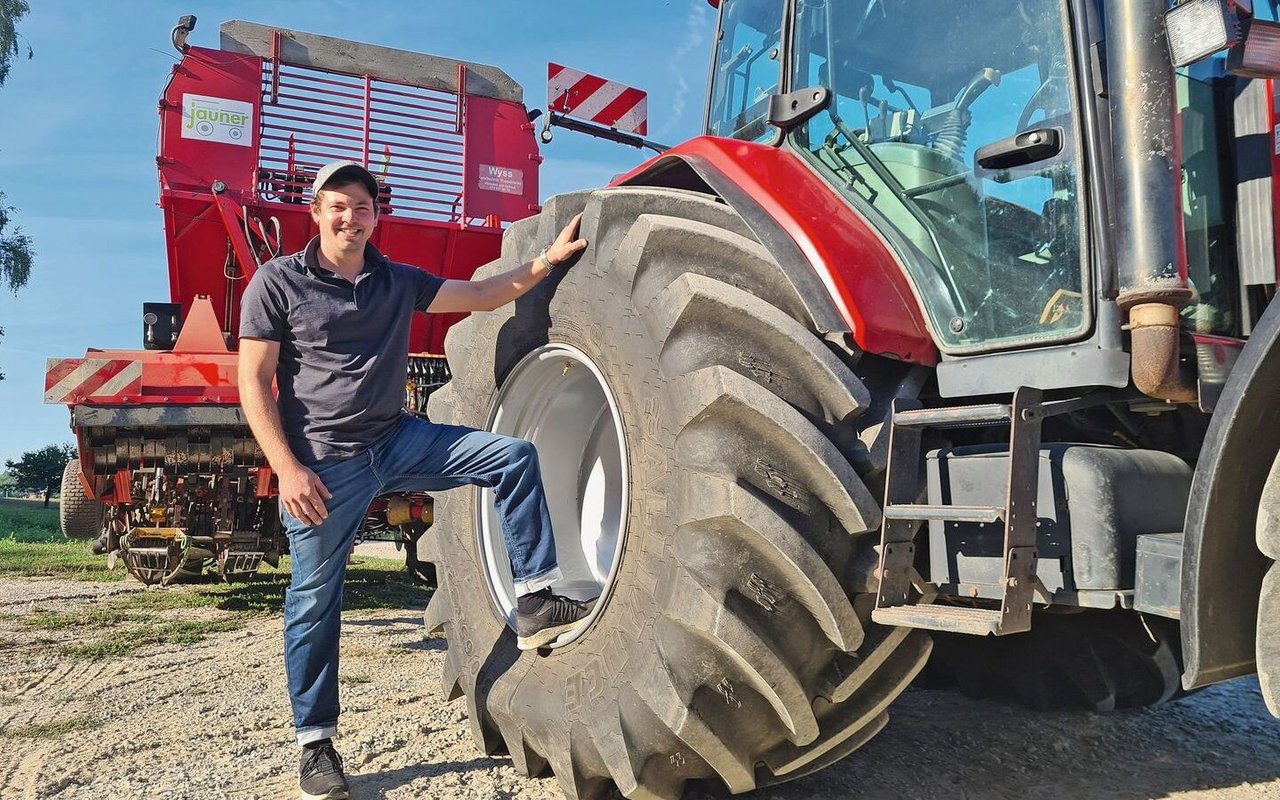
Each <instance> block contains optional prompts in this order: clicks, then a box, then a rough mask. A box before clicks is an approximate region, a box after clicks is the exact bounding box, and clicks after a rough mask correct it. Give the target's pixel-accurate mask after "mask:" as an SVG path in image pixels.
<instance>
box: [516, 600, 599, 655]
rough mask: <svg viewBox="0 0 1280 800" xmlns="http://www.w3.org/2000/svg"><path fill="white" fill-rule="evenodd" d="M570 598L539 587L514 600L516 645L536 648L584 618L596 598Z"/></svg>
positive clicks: (546, 643)
mask: <svg viewBox="0 0 1280 800" xmlns="http://www.w3.org/2000/svg"><path fill="white" fill-rule="evenodd" d="M597 599H598V598H594V597H593V598H592V599H590V600H573V599H570V598H568V597H562V596H561V595H558V594H552V593H551V590H550V589H542V590H539V591H537V592H534V593H532V594H526V595H524V596H522V597H520V598H519V599H518V600H517V601H516V647H518V648H520V649H521V650H537V649H538V648H539V647H546V646H547V645H549V644H551V643H552V642H553V641H555V640H556V637H558V636H560V635H561V634H562V633H566V632H568V631H571V630H573V628H574V627H575V626H577V625H578V624H579V623H581V622H582V621H583V620H584V619H586V618H587V615H589V614H590V613H591V609H593V608H595V605H596V600H597Z"/></svg>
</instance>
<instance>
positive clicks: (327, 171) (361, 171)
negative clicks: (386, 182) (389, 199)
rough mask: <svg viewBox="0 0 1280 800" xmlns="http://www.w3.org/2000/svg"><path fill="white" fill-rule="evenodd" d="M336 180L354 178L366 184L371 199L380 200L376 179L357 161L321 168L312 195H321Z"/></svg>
mask: <svg viewBox="0 0 1280 800" xmlns="http://www.w3.org/2000/svg"><path fill="white" fill-rule="evenodd" d="M335 178H348V179H350V178H354V179H356V180H358V181H360V182H361V183H362V184H364V188H366V189H368V190H369V196H370V197H372V198H373V199H374V200H375V201H376V200H377V199H378V181H377V180H375V179H374V177H373V173H371V172H370V171H369V170H367V169H365V168H364V167H362V166H360V165H359V164H358V163H356V162H355V161H334V162H333V163H332V164H325V165H324V166H323V167H321V168H320V171H319V172H317V173H316V179H315V181H314V182H313V183H312V184H311V193H312V195H313V196H315V195H318V194H320V190H321V189H323V188H324V187H325V185H326V184H328V183H331V182H332V181H333V180H334V179H335Z"/></svg>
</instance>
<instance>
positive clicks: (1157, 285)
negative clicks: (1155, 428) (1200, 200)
mask: <svg viewBox="0 0 1280 800" xmlns="http://www.w3.org/2000/svg"><path fill="white" fill-rule="evenodd" d="M1165 9H1166V4H1165V3H1160V2H1155V1H1154V0H1144V1H1143V2H1135V0H1106V15H1107V38H1108V41H1107V75H1108V78H1107V82H1108V84H1109V85H1108V87H1107V89H1108V92H1109V98H1110V106H1111V136H1112V160H1113V174H1114V176H1115V187H1116V190H1115V196H1116V203H1115V206H1114V208H1115V225H1116V231H1117V232H1116V238H1115V263H1116V276H1117V279H1118V286H1119V293H1118V295H1117V297H1116V303H1117V304H1118V305H1119V306H1120V308H1122V309H1124V310H1125V311H1127V312H1129V330H1130V333H1131V338H1130V342H1131V351H1132V352H1131V361H1132V365H1133V367H1132V372H1133V383H1134V385H1135V386H1137V387H1138V390H1139V391H1141V392H1142V393H1143V394H1146V395H1149V396H1151V397H1155V398H1158V399H1161V400H1167V401H1169V402H1173V403H1187V402H1194V401H1195V400H1196V399H1197V397H1198V392H1197V390H1196V386H1195V382H1194V381H1193V380H1190V379H1188V378H1187V377H1185V376H1184V374H1183V372H1182V371H1181V369H1180V368H1179V363H1180V353H1179V344H1178V340H1179V328H1178V311H1179V309H1181V308H1182V307H1183V306H1185V305H1186V304H1187V303H1188V302H1190V300H1191V297H1192V291H1191V285H1190V283H1189V282H1188V280H1187V272H1186V265H1185V259H1184V258H1183V257H1182V255H1181V249H1182V202H1181V179H1182V176H1181V163H1180V156H1179V142H1178V138H1177V131H1176V127H1175V125H1174V120H1175V114H1176V105H1175V102H1174V74H1173V65H1172V64H1171V63H1170V61H1169V50H1168V47H1167V45H1166V40H1165V31H1164V13H1165ZM1170 220H1173V221H1174V224H1172V225H1170V224H1169V221H1170Z"/></svg>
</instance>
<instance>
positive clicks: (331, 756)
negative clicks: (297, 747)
mask: <svg viewBox="0 0 1280 800" xmlns="http://www.w3.org/2000/svg"><path fill="white" fill-rule="evenodd" d="M298 774H299V777H298V786H299V788H301V789H302V800H347V798H349V797H351V787H350V786H348V785H347V776H346V775H343V774H342V756H340V755H338V752H337V751H336V750H334V749H333V743H332V742H329V741H326V742H323V743H322V744H320V745H318V746H316V747H304V748H302V763H301V765H299V767H298Z"/></svg>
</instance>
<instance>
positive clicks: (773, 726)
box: [423, 188, 930, 799]
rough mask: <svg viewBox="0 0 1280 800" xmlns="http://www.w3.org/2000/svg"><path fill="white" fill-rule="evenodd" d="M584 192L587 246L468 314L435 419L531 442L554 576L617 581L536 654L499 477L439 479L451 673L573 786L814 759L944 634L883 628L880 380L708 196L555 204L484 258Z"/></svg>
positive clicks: (824, 761)
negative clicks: (518, 630) (877, 609)
mask: <svg viewBox="0 0 1280 800" xmlns="http://www.w3.org/2000/svg"><path fill="white" fill-rule="evenodd" d="M579 211H582V212H583V214H584V217H583V223H582V234H583V235H584V236H585V237H586V238H587V239H588V240H589V241H590V246H589V247H588V248H587V250H586V251H585V253H584V254H583V255H582V257H581V258H580V259H579V260H578V261H577V263H575V264H573V265H572V266H569V267H565V268H561V269H560V270H559V271H557V272H556V273H555V274H554V275H552V276H551V277H550V278H548V279H547V280H546V281H544V282H543V283H542V284H541V285H539V286H538V287H537V288H536V289H535V290H534V291H532V292H530V293H529V294H528V295H526V296H525V297H524V298H522V299H521V300H520V301H518V302H517V303H516V307H515V308H514V309H512V308H510V307H508V308H506V309H502V310H500V311H498V312H495V313H491V314H474V315H472V316H471V317H469V318H468V319H466V320H464V321H463V322H461V323H459V324H457V325H455V326H454V327H453V328H452V329H451V330H450V332H449V336H448V339H447V341H446V352H447V354H448V357H449V366H450V369H451V372H452V375H453V380H452V382H451V383H450V384H449V385H448V386H446V387H445V388H443V389H442V390H440V391H438V392H437V393H436V394H435V395H434V396H433V397H432V398H431V402H430V405H429V414H430V416H431V418H432V419H433V420H435V421H436V422H447V423H456V424H463V425H470V426H474V427H479V428H488V429H491V430H497V431H499V432H504V433H513V434H517V435H521V436H523V437H524V438H528V439H530V440H532V441H533V442H534V444H535V445H536V446H537V448H538V454H539V461H540V465H541V469H542V475H543V479H544V482H545V483H546V485H547V486H548V496H549V498H550V503H551V513H552V518H553V521H554V523H555V527H556V540H557V551H558V556H559V561H560V565H561V568H562V570H564V571H565V574H566V580H565V582H564V583H563V584H561V585H558V586H557V587H556V588H557V590H558V591H563V592H564V593H567V594H577V595H578V596H588V595H592V594H595V593H597V592H599V593H600V594H601V600H600V602H599V603H597V606H596V611H595V613H594V615H593V617H592V619H591V620H590V622H589V624H588V626H587V627H586V628H585V630H583V631H582V632H581V633H580V634H579V635H577V637H576V638H573V639H571V640H569V641H564V642H558V643H556V644H555V646H553V647H551V648H549V649H546V650H543V651H540V652H537V653H533V652H525V653H522V652H520V651H518V650H517V649H516V646H515V638H516V637H515V633H514V631H513V630H512V629H511V627H510V626H509V624H508V620H509V619H511V617H512V604H513V597H512V595H513V588H512V586H511V578H510V572H509V566H508V565H507V562H506V557H505V554H504V553H503V551H502V549H501V545H500V537H497V536H496V534H495V532H494V530H495V528H496V521H495V518H494V517H493V515H492V511H491V510H490V507H491V504H492V499H491V496H490V495H489V493H488V491H487V490H484V491H482V490H478V489H471V488H467V489H459V490H455V491H451V492H445V493H443V494H442V495H440V497H439V501H438V502H439V507H438V508H437V512H438V513H437V522H436V526H435V530H433V531H432V535H429V536H426V537H424V539H423V542H424V549H423V555H424V557H425V558H426V559H427V560H430V561H432V562H434V563H435V564H436V567H437V574H438V579H439V582H440V587H439V589H438V590H437V591H436V593H435V595H434V597H433V598H432V600H431V603H430V605H429V607H428V609H427V612H426V619H427V626H428V628H429V629H432V630H439V629H443V631H444V633H445V635H446V636H447V638H448V653H447V658H446V662H445V666H444V673H443V684H444V685H443V689H444V692H445V694H446V695H447V696H448V697H449V698H450V699H453V698H456V697H460V696H465V697H466V702H467V706H468V716H469V717H470V724H471V731H472V734H473V736H474V738H475V741H476V743H477V745H478V746H479V747H480V748H481V749H482V750H483V751H484V752H485V753H494V752H498V751H499V750H502V749H505V750H506V751H507V752H509V753H510V754H511V758H512V760H513V762H514V763H515V765H516V766H517V768H519V769H521V770H523V771H525V772H526V773H528V774H529V775H538V774H542V773H544V772H545V770H546V769H548V768H549V769H550V770H551V771H552V772H554V774H555V776H556V778H557V779H558V780H559V782H560V785H561V787H562V789H563V791H564V793H565V795H566V796H567V797H569V798H575V799H576V798H588V797H598V796H601V795H603V794H606V793H607V792H610V791H612V790H613V787H616V788H617V790H619V791H620V792H621V793H622V794H623V795H625V796H627V797H631V798H676V797H679V796H680V795H681V794H682V792H683V791H684V787H685V784H686V783H688V782H690V781H693V782H703V781H712V782H713V783H714V782H717V781H718V782H721V783H723V784H724V786H726V787H727V788H728V789H729V790H730V791H732V792H745V791H749V790H751V789H753V788H755V787H757V786H762V785H767V784H770V783H777V782H781V781H786V780H791V779H793V778H796V777H799V776H801V775H804V774H808V773H810V772H812V771H814V770H816V769H820V768H821V767H824V766H826V765H828V764H830V763H832V762H834V761H836V760H838V759H840V758H842V757H843V756H845V755H847V754H848V753H850V752H852V751H853V750H854V749H856V748H857V747H859V746H860V745H861V744H863V743H864V742H866V741H867V740H868V739H870V738H871V737H872V736H873V735H874V734H875V733H876V732H878V731H879V730H880V729H881V728H882V727H883V726H884V724H885V722H886V721H887V714H886V708H887V707H888V705H889V704H890V703H891V702H892V701H893V700H894V699H895V698H896V697H897V696H898V695H899V694H900V693H901V692H902V691H903V689H905V688H906V686H907V685H908V684H909V683H910V682H911V680H912V679H913V678H914V677H915V675H916V673H917V672H918V671H919V670H920V669H921V668H922V666H923V664H924V662H925V660H926V659H927V657H928V654H929V647H930V643H929V638H928V636H927V634H925V633H923V632H920V631H910V630H907V629H901V628H885V627H882V626H879V625H875V624H873V623H872V622H871V609H872V606H873V596H872V594H870V591H871V588H872V587H871V577H870V576H871V572H872V569H873V568H874V564H875V553H874V549H873V546H874V544H875V543H876V541H878V539H877V536H876V534H875V533H874V531H876V530H877V528H878V525H879V520H880V510H879V506H878V504H877V502H876V500H875V499H874V498H873V497H872V495H871V493H870V492H869V491H868V490H867V488H866V486H865V484H864V482H863V479H862V478H861V477H860V475H859V472H858V469H856V468H855V467H854V466H853V465H854V464H861V465H864V466H865V467H866V469H874V463H875V462H876V460H877V459H876V457H875V456H874V455H873V454H874V453H876V452H880V451H881V448H880V446H879V444H878V443H874V442H873V443H870V444H867V443H864V442H863V440H861V439H859V437H858V431H859V430H864V429H865V430H869V429H871V428H873V427H874V426H868V425H867V424H866V423H865V422H863V423H859V417H860V416H862V415H864V413H865V412H866V410H867V409H868V408H869V407H872V406H873V404H872V403H871V398H870V397H869V392H868V390H867V388H866V386H865V385H864V383H863V382H862V381H860V380H859V378H858V377H857V376H856V374H855V372H854V370H853V369H852V368H851V367H850V363H849V362H850V361H851V359H846V358H844V357H842V356H841V355H838V354H837V353H836V352H835V351H834V349H833V348H832V347H831V346H830V345H828V344H827V343H826V342H825V341H824V340H823V339H821V338H820V337H819V336H818V335H817V333H816V331H815V330H814V326H813V325H812V322H811V320H810V317H809V314H808V313H807V311H806V304H805V302H803V298H801V297H800V296H799V295H798V294H797V291H796V289H794V288H793V287H792V284H791V282H789V281H788V280H787V279H786V276H785V275H784V274H783V272H782V270H781V269H780V268H779V266H778V265H777V263H776V262H775V261H774V259H773V258H772V257H771V256H770V255H769V252H768V251H767V250H766V249H765V248H764V247H763V246H762V245H761V244H760V243H759V242H758V241H756V240H755V238H754V236H753V235H752V233H751V232H750V230H749V229H748V228H747V227H746V226H745V225H744V224H743V222H742V220H741V219H740V218H739V217H738V216H737V215H736V214H734V213H733V212H732V211H731V210H730V209H729V208H728V207H727V206H726V205H724V204H722V203H720V202H718V201H716V200H715V199H714V198H710V197H707V196H704V195H699V194H695V193H691V192H683V191H677V190H670V189H648V188H618V189H608V190H601V191H594V192H589V193H580V194H574V195H565V196H561V197H558V198H555V199H553V200H552V201H550V202H549V203H548V204H547V206H546V208H545V209H544V211H543V212H542V214H541V215H540V216H539V217H537V218H534V219H529V220H524V221H522V222H519V223H517V224H515V225H513V226H512V227H511V229H510V230H509V231H508V232H507V234H506V237H505V239H504V242H503V252H502V256H501V258H500V259H499V261H498V262H495V263H494V264H491V265H489V266H487V267H486V268H484V270H482V272H480V273H479V274H480V275H482V276H483V275H486V274H494V273H496V272H499V271H502V270H506V269H510V268H511V267H512V266H514V265H515V264H517V263H520V262H523V261H527V260H529V259H531V258H532V257H533V256H534V255H535V254H536V253H537V252H538V249H539V248H540V247H541V246H542V245H544V244H546V243H547V242H550V241H552V239H553V238H554V236H555V234H556V232H557V231H559V229H560V228H561V226H562V225H564V224H565V223H566V222H568V221H569V219H570V218H571V217H572V215H573V214H574V213H577V212H579ZM883 405H884V404H883V403H880V402H877V403H876V404H874V407H880V406H883ZM864 435H865V434H864ZM562 638H564V637H562Z"/></svg>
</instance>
